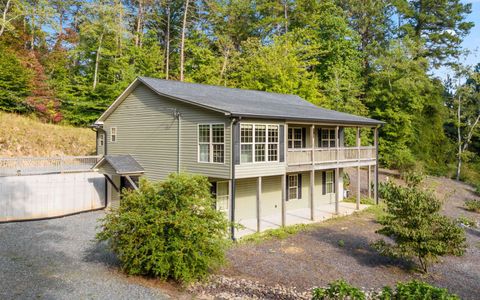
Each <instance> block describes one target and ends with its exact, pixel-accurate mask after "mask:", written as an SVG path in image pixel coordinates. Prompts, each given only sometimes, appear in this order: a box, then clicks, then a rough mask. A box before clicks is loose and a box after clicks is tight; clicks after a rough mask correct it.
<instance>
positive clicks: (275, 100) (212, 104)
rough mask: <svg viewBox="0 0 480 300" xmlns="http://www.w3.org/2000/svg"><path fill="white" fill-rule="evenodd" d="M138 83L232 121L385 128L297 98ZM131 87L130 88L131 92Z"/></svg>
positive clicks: (153, 81) (169, 82)
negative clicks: (256, 119) (279, 120)
mask: <svg viewBox="0 0 480 300" xmlns="http://www.w3.org/2000/svg"><path fill="white" fill-rule="evenodd" d="M135 82H137V84H138V82H141V83H143V84H145V85H146V86H147V87H149V88H150V89H151V90H153V91H154V92H156V93H157V94H159V95H162V96H165V97H169V98H172V99H175V100H179V101H182V102H186V103H190V104H193V105H197V106H200V107H204V108H207V109H211V110H215V111H219V112H222V113H225V114H226V115H231V116H233V117H252V118H260V119H286V120H299V121H300V120H303V121H316V122H327V123H346V124H361V125H374V126H375V125H380V124H383V122H382V121H378V120H374V119H370V118H366V117H361V116H356V115H352V114H347V113H342V112H338V111H334V110H329V109H325V108H321V107H318V106H316V105H314V104H312V103H310V102H308V101H306V100H304V99H302V98H300V97H299V96H296V95H288V94H279V93H270V92H262V91H255V90H244V89H236V88H227V87H222V86H214V85H205V84H197V83H187V82H180V81H173V80H163V79H157V78H150V77H138V78H137V80H136V81H135ZM135 82H134V83H135ZM132 85H133V84H132ZM132 85H131V86H130V87H129V88H131V87H132ZM135 86H136V85H135ZM127 90H128V88H127ZM121 98H122V96H120V97H119V99H117V101H119V100H120V101H121ZM117 101H115V102H114V104H112V106H111V107H110V108H109V109H108V110H107V111H106V112H105V113H104V114H103V115H102V116H101V117H100V119H99V120H98V121H100V122H101V121H104V120H105V119H106V118H107V117H108V115H109V114H110V113H111V112H113V110H114V109H115V108H116V106H118V104H119V103H118V104H117V103H116V102H117ZM98 121H97V122H98Z"/></svg>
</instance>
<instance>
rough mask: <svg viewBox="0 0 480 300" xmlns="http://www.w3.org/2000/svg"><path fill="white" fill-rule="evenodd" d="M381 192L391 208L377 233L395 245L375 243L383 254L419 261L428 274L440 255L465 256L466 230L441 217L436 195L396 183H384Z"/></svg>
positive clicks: (440, 204) (387, 208) (388, 209)
mask: <svg viewBox="0 0 480 300" xmlns="http://www.w3.org/2000/svg"><path fill="white" fill-rule="evenodd" d="M380 191H381V195H382V198H383V199H384V202H385V204H386V205H387V207H386V215H385V216H384V217H383V218H381V219H380V220H379V222H380V224H382V225H383V228H381V229H380V230H378V231H377V232H378V233H381V234H383V235H385V236H388V237H390V238H391V239H392V240H393V244H392V243H387V242H385V241H384V240H379V241H377V242H376V243H374V245H373V246H374V247H375V248H376V249H377V250H378V251H379V252H380V253H382V254H385V255H389V256H393V257H402V258H407V259H411V258H416V259H417V260H418V262H419V264H420V267H421V268H422V270H423V271H424V272H427V271H428V265H429V264H430V263H432V262H434V261H436V260H437V258H438V256H443V255H447V254H451V255H463V253H464V251H465V249H466V237H465V231H464V230H463V229H462V228H460V227H459V226H457V225H456V224H455V222H454V221H452V220H451V219H449V218H448V217H446V216H443V215H440V213H439V211H440V209H441V206H442V203H441V201H440V200H438V199H437V198H436V197H435V196H434V194H433V193H432V192H430V191H426V190H422V189H420V188H419V187H417V186H407V187H402V186H398V185H396V184H395V183H393V182H387V183H385V184H383V185H382V187H381V189H380Z"/></svg>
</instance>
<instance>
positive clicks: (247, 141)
mask: <svg viewBox="0 0 480 300" xmlns="http://www.w3.org/2000/svg"><path fill="white" fill-rule="evenodd" d="M278 140H279V138H278V125H266V124H241V125H240V161H241V162H242V163H251V162H266V161H278V147H279V142H278Z"/></svg>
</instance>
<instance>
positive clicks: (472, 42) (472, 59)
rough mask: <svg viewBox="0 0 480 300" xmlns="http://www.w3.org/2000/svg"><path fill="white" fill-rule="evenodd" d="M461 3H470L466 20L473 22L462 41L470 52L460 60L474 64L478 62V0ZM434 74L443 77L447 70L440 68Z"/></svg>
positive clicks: (479, 50)
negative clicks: (473, 25)
mask: <svg viewBox="0 0 480 300" xmlns="http://www.w3.org/2000/svg"><path fill="white" fill-rule="evenodd" d="M462 2H463V3H472V13H471V14H470V15H469V16H468V18H467V20H468V21H471V22H474V23H475V27H473V28H472V30H471V31H470V34H469V35H468V36H467V37H466V38H465V40H464V41H463V44H462V45H463V47H464V48H466V49H468V50H470V52H471V53H470V54H469V55H468V56H467V57H466V58H465V59H464V60H462V62H463V63H465V64H467V65H471V66H475V65H476V64H478V63H480V0H462ZM433 73H434V74H435V75H437V76H439V77H441V78H445V77H446V74H447V73H448V70H446V69H444V68H442V69H439V70H435V71H434V72H433Z"/></svg>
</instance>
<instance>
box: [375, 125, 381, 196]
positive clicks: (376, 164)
mask: <svg viewBox="0 0 480 300" xmlns="http://www.w3.org/2000/svg"><path fill="white" fill-rule="evenodd" d="M379 129H380V126H377V128H376V129H375V142H376V145H375V159H376V163H375V190H376V191H375V204H377V205H378V203H379V201H378V144H379V141H378V130H379Z"/></svg>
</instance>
